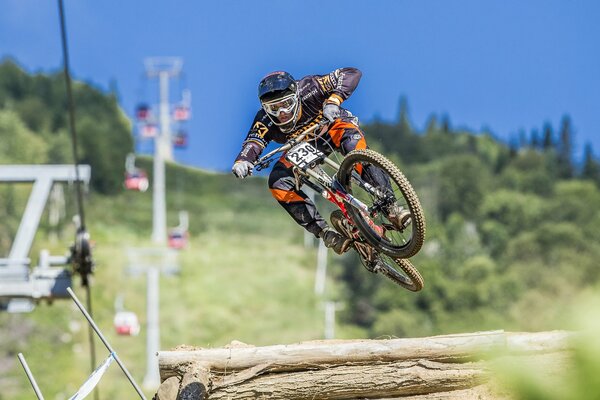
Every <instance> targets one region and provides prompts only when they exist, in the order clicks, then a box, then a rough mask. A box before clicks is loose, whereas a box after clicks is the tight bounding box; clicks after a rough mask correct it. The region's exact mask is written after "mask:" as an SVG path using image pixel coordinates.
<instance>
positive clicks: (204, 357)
mask: <svg viewBox="0 0 600 400" xmlns="http://www.w3.org/2000/svg"><path fill="white" fill-rule="evenodd" d="M572 335H573V334H572V333H569V332H563V331H554V332H539V333H505V332H503V331H492V332H478V333H469V334H457V335H445V336H434V337H427V338H418V339H389V340H351V341H347V340H333V341H332V340H329V341H313V342H304V343H298V344H293V345H278V346H266V347H253V346H248V345H242V346H240V345H233V347H231V348H222V349H186V350H181V349H180V350H176V351H163V352H159V357H158V358H159V369H160V373H161V378H162V380H163V381H164V380H167V379H169V378H170V377H173V376H178V377H181V376H182V375H183V379H182V381H181V392H180V394H179V396H180V397H178V398H177V399H178V400H180V399H181V400H201V399H202V400H204V399H209V400H213V399H219V400H220V399H230V398H235V399H240V400H245V399H261V398H269V399H306V398H310V399H324V400H328V399H350V398H365V399H367V398H386V397H387V398H400V397H402V398H405V397H406V396H411V397H408V398H409V399H410V398H414V399H415V400H417V399H421V398H422V399H440V400H441V399H453V398H457V399H458V398H460V395H461V394H460V392H461V391H469V390H474V389H473V388H474V387H478V388H479V389H478V390H480V391H481V390H484V389H482V388H486V386H481V385H482V383H485V382H486V380H488V379H489V372H488V367H487V365H488V364H487V361H486V360H487V359H490V358H498V357H505V356H507V355H513V356H515V357H517V358H521V357H522V358H524V359H525V358H527V359H532V360H534V361H533V362H534V363H541V364H547V365H556V366H558V368H560V366H561V365H564V361H565V360H566V358H567V357H568V350H569V348H570V346H569V340H568V339H569V338H570V337H571V336H572ZM558 354H560V357H558V358H556V355H558ZM546 355H548V357H546ZM541 360H549V361H547V362H544V363H542V362H541ZM550 369H551V368H550ZM184 388H188V392H189V393H190V394H189V395H187V396H188V397H181V396H182V393H183V394H185V393H184ZM198 388H199V389H198ZM196 389H198V390H196ZM465 393H466V392H465ZM482 393H483V392H482ZM446 394H447V395H448V396H446ZM453 395H456V396H457V397H452V396H453ZM418 396H425V397H418ZM428 396H430V397H428ZM445 396H446V397H445ZM489 396H492V395H489ZM463 398H468V397H463ZM475 398H481V399H486V398H490V399H491V398H495V397H486V395H484V394H481V395H477V396H476V397H475ZM498 398H502V397H498ZM168 400H170V399H168Z"/></svg>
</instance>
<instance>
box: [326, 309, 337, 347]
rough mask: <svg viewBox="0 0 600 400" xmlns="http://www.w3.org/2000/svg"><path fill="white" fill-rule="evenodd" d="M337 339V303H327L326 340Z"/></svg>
mask: <svg viewBox="0 0 600 400" xmlns="http://www.w3.org/2000/svg"><path fill="white" fill-rule="evenodd" d="M334 337H335V303H334V302H333V301H326V302H325V339H333V338H334Z"/></svg>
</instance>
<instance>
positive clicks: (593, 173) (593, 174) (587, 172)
mask: <svg viewBox="0 0 600 400" xmlns="http://www.w3.org/2000/svg"><path fill="white" fill-rule="evenodd" d="M581 177H582V178H583V179H590V180H593V181H595V182H596V184H598V185H599V186H600V163H599V162H598V161H596V160H595V159H594V154H593V151H592V145H591V144H590V143H586V144H585V148H584V153H583V170H582V171H581Z"/></svg>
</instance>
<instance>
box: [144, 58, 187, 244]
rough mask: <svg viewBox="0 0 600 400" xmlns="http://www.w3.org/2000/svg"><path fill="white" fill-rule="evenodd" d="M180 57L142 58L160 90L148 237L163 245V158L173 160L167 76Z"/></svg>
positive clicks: (178, 69) (176, 72) (173, 72)
mask: <svg viewBox="0 0 600 400" xmlns="http://www.w3.org/2000/svg"><path fill="white" fill-rule="evenodd" d="M182 65H183V60H182V59H181V58H178V57H151V58H146V59H145V60H144V66H145V67H146V74H147V75H148V77H149V78H158V82H159V92H160V112H159V120H160V130H159V132H158V134H157V135H156V136H155V137H154V166H153V171H154V181H153V201H152V203H153V206H152V207H153V218H152V241H153V242H154V243H156V244H160V245H164V244H165V242H166V238H167V210H166V200H165V190H166V185H165V161H172V160H173V150H172V148H171V116H170V103H169V80H170V79H171V78H174V77H177V76H178V75H179V73H180V72H181V67H182Z"/></svg>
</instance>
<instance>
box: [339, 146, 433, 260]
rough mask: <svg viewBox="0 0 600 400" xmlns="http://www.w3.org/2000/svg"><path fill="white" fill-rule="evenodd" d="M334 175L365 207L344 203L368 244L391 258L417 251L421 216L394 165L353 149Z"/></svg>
mask: <svg viewBox="0 0 600 400" xmlns="http://www.w3.org/2000/svg"><path fill="white" fill-rule="evenodd" d="M364 171H368V173H369V174H370V176H371V178H370V179H368V178H366V177H364V175H365V173H364ZM359 172H360V173H361V174H362V175H363V176H361V175H360V174H359ZM337 175H338V180H339V182H340V184H341V185H342V186H343V187H344V189H345V190H346V191H347V192H348V193H350V194H351V195H352V196H354V197H355V198H356V199H357V200H359V201H360V202H361V203H363V204H364V205H366V206H367V208H368V209H366V210H363V209H361V208H360V207H358V206H356V205H352V204H349V205H348V213H349V214H350V216H351V217H352V219H353V222H354V223H355V225H356V227H357V228H358V229H359V230H360V231H361V233H362V234H363V236H364V238H365V240H366V241H367V242H368V243H370V244H371V245H372V246H373V247H375V248H376V249H377V250H378V251H379V252H381V253H384V254H387V255H389V256H390V257H392V258H408V257H412V256H413V255H415V254H417V252H418V251H419V250H420V249H421V246H422V245H423V242H424V240H425V216H424V214H423V210H422V208H421V203H420V202H419V199H418V197H417V194H416V193H415V191H414V189H413V188H412V186H411V184H410V182H409V181H408V179H406V177H405V176H404V174H402V172H400V170H399V169H398V167H396V166H395V165H394V164H393V163H392V162H391V161H389V160H388V159H387V158H385V157H384V156H383V155H381V154H379V153H377V152H375V151H373V150H369V149H363V150H354V151H351V152H350V153H348V154H347V155H346V157H345V158H344V161H343V162H342V164H341V166H340V169H339V171H338V173H337ZM374 175H377V176H376V178H373V176H374ZM369 181H370V182H369ZM377 182H378V183H377ZM409 264H410V263H409Z"/></svg>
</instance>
